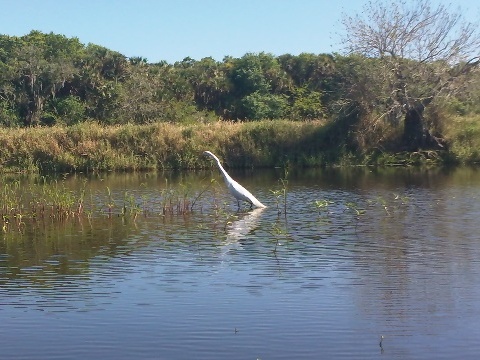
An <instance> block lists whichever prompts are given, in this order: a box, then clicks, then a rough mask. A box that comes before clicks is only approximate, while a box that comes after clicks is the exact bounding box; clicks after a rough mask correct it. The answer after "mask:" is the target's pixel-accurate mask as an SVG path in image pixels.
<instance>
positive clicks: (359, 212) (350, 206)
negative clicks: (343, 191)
mask: <svg viewBox="0 0 480 360" xmlns="http://www.w3.org/2000/svg"><path fill="white" fill-rule="evenodd" d="M345 206H346V207H347V208H346V209H345V211H347V210H351V211H353V212H354V214H355V215H356V216H357V217H358V216H360V215H363V214H365V210H364V209H360V208H359V207H358V204H357V203H354V202H347V203H345Z"/></svg>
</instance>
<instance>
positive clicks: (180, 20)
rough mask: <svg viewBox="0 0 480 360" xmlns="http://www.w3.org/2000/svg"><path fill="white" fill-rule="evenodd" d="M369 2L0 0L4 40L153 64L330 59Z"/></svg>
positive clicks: (473, 12) (463, 2)
mask: <svg viewBox="0 0 480 360" xmlns="http://www.w3.org/2000/svg"><path fill="white" fill-rule="evenodd" d="M366 1H368V0H296V1H294V0H169V1H166V0H77V1H75V0H0V34H5V35H15V36H21V35H25V34H28V33H29V32H30V31H31V30H40V31H42V32H46V33H49V32H54V33H56V34H63V35H65V36H67V37H77V38H79V40H80V41H81V42H82V43H84V44H88V43H94V44H97V45H101V46H105V47H107V48H109V49H111V50H115V51H118V52H120V53H122V54H123V55H126V56H128V57H131V56H142V57H145V58H147V60H148V61H149V62H158V61H160V60H166V61H167V62H169V63H173V62H175V61H181V60H182V59H184V58H185V57H187V56H189V57H191V58H193V59H195V60H200V59H201V58H203V57H208V56H211V57H213V58H214V59H216V60H222V59H223V57H224V56H226V55H229V56H233V57H241V56H243V55H244V54H245V53H247V52H261V51H264V52H269V53H272V54H274V55H282V54H286V53H289V54H292V55H298V54H300V53H302V52H311V53H332V52H335V51H339V50H340V48H339V44H338V37H337V36H336V35H335V33H336V32H337V33H338V32H341V31H342V27H341V26H340V18H341V14H342V13H343V12H344V13H347V14H352V15H353V14H355V13H357V12H359V11H361V10H362V6H363V4H364V3H365V2H366ZM407 1H415V0H407ZM433 1H434V2H442V1H443V0H433ZM448 2H449V1H447V0H445V1H444V3H448ZM451 2H452V3H454V4H455V7H456V6H457V5H459V6H461V8H462V10H464V11H465V15H466V16H467V18H468V20H469V21H473V20H474V19H479V18H480V16H479V15H480V1H478V0H455V1H451ZM479 26H480V25H479Z"/></svg>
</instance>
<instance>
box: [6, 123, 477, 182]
mask: <svg viewBox="0 0 480 360" xmlns="http://www.w3.org/2000/svg"><path fill="white" fill-rule="evenodd" d="M347 125H348V124H347ZM342 129H343V128H342V126H341V123H340V125H339V122H319V121H316V122H294V121H287V120H271V121H270V120H264V121H256V122H247V123H241V122H223V121H219V122H213V123H206V124H194V125H178V124H168V123H155V124H148V125H128V124H127V125H118V126H101V125H98V124H97V123H82V124H78V125H75V126H70V127H62V126H54V127H41V128H22V129H11V128H9V129H7V128H0V148H1V149H2V151H1V152H0V172H29V173H32V172H37V173H49V172H56V173H62V172H80V171H81V172H90V171H134V170H163V169H191V168H205V167H209V166H211V163H210V162H208V161H207V160H206V159H205V158H204V157H202V156H200V154H201V153H202V152H203V151H204V150H206V149H208V150H211V151H212V152H214V153H216V154H217V155H218V156H219V157H221V158H222V159H223V161H224V162H225V163H227V164H228V166H230V167H273V166H288V165H294V166H303V167H317V166H326V165H349V164H362V163H363V164H365V163H369V157H371V156H372V152H374V151H375V149H370V150H369V148H368V144H369V142H368V141H367V140H366V139H365V141H364V143H362V144H357V148H355V146H352V144H350V143H349V141H348V139H347V138H345V137H346V135H345V134H343V132H344V131H343V130H342ZM445 134H446V135H447V140H449V143H450V152H449V155H448V158H449V159H455V160H456V161H458V162H477V161H479V159H480V136H479V135H480V117H479V115H477V116H470V117H456V118H453V119H452V121H450V122H449V123H448V124H447V126H446V129H445ZM347 137H348V136H347ZM343 138H345V139H343ZM342 139H343V140H342ZM357 140H358V139H357ZM357 142H358V141H357ZM358 146H360V147H361V146H365V147H366V148H365V149H363V148H361V149H360V150H361V151H359V148H358ZM386 163H388V162H386ZM413 163H415V162H413Z"/></svg>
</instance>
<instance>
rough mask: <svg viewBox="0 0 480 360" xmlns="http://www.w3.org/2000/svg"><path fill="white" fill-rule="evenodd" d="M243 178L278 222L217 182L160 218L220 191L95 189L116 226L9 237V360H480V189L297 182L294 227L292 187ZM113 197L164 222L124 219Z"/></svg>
mask: <svg viewBox="0 0 480 360" xmlns="http://www.w3.org/2000/svg"><path fill="white" fill-rule="evenodd" d="M232 175H234V177H235V178H237V179H238V180H239V181H240V182H241V183H243V184H244V185H245V186H246V187H247V188H248V189H249V190H251V191H252V193H253V194H255V195H256V196H257V197H258V198H259V199H260V200H261V201H262V202H264V203H265V204H267V205H268V208H266V209H264V210H255V211H252V212H242V213H236V203H235V201H234V200H232V199H231V198H230V197H229V196H228V194H226V190H225V188H224V187H223V186H222V185H223V184H221V183H219V184H217V185H215V186H213V187H212V188H210V189H209V190H208V191H207V192H206V193H205V195H204V197H202V198H201V199H200V200H199V203H198V204H197V205H196V206H197V209H196V211H195V212H194V213H193V214H188V215H173V216H161V215H159V213H160V212H161V211H160V205H159V204H160V203H161V199H160V198H161V194H162V192H161V191H162V189H167V188H168V189H171V188H175V189H177V187H179V188H180V189H183V190H182V191H184V190H185V188H186V187H187V188H188V189H189V191H192V192H194V191H200V190H201V189H204V188H205V187H206V186H208V183H209V180H210V179H211V178H212V177H214V178H216V179H217V180H218V181H219V182H220V181H221V179H220V178H219V177H218V174H217V173H216V172H215V171H213V172H212V173H210V172H207V173H188V174H178V175H172V174H117V175H108V176H104V177H95V176H92V177H90V178H89V180H88V188H89V189H90V194H91V195H90V199H91V201H93V202H95V203H97V205H98V209H97V210H99V212H100V215H98V214H96V215H95V216H93V217H92V219H91V220H88V219H86V218H83V220H78V219H77V220H71V219H70V220H67V221H61V222H58V221H57V222H55V221H52V222H51V223H48V222H46V223H38V224H37V225H35V226H28V227H27V228H26V229H25V231H24V233H23V234H21V233H18V232H13V233H7V234H2V235H1V237H0V348H1V353H0V358H1V359H33V358H35V359H80V358H102V359H133V358H135V359H191V358H194V359H225V358H229V359H294V358H295V359H317V358H329V359H352V358H355V359H374V358H388V359H432V358H435V359H452V358H462V359H470V358H471V359H474V358H477V357H478V353H479V352H480V342H479V341H478V339H479V338H480V321H479V319H480V302H479V301H478V299H480V280H479V279H480V261H479V259H480V236H479V235H478V225H477V221H478V220H477V219H478V218H479V215H480V202H479V201H478V200H479V196H480V172H478V171H476V170H475V169H457V170H451V171H446V170H430V171H416V170H406V169H390V170H385V171H371V170H366V169H351V170H348V171H341V170H330V171H318V170H317V171H313V170H312V171H299V172H291V173H290V174H289V178H288V198H287V216H285V215H284V214H283V213H281V214H280V215H279V214H278V213H277V204H276V201H275V197H274V196H273V194H272V192H271V191H270V190H272V189H273V190H275V189H281V184H280V183H279V181H278V179H279V178H280V177H281V176H283V173H282V172H281V171H280V170H279V171H278V172H269V171H263V172H259V173H258V174H252V173H248V172H247V173H244V172H241V173H240V172H237V173H236V172H232ZM165 179H168V181H165ZM4 181H8V179H4ZM23 181H26V182H28V181H32V180H25V179H24V180H23ZM64 183H65V186H67V187H69V188H72V189H79V188H81V186H82V185H81V184H82V183H83V177H82V176H76V177H69V178H67V179H66V180H65V182H64ZM107 187H108V189H109V190H110V191H111V194H112V195H113V196H115V197H116V198H117V199H119V198H120V199H122V198H123V197H124V195H123V194H124V193H125V192H128V193H129V194H133V195H134V196H135V199H137V201H138V203H139V204H141V206H142V207H143V208H148V210H149V212H148V214H147V215H146V216H144V215H141V216H139V217H138V218H137V219H136V220H135V221H133V219H132V218H131V217H128V216H127V217H122V216H119V215H118V212H115V214H116V215H114V216H112V217H110V218H109V217H108V216H106V213H105V211H103V212H102V209H104V208H105V206H104V205H102V204H105V203H106V201H105V198H106V196H107V195H106V190H105V189H106V188H107ZM212 199H214V200H212ZM279 200H280V203H279V208H280V209H283V204H282V202H281V198H280V199H279ZM316 201H317V202H316ZM322 204H327V205H325V206H322ZM120 205H121V202H119V201H118V200H117V204H116V208H115V209H114V210H115V211H116V209H118V208H120ZM215 205H217V206H218V208H216V207H215ZM382 335H383V336H384V340H383V341H382V347H380V345H379V341H380V336H382Z"/></svg>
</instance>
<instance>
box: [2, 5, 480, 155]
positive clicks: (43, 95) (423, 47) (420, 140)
mask: <svg viewBox="0 0 480 360" xmlns="http://www.w3.org/2000/svg"><path fill="white" fill-rule="evenodd" d="M342 23H343V26H344V28H345V32H344V34H345V36H344V38H343V45H344V50H345V53H344V54H311V53H302V54H299V55H291V54H284V55H280V56H274V55H272V54H269V53H264V52H261V53H247V54H245V55H244V56H242V57H240V58H233V57H229V56H226V57H225V58H224V59H223V60H222V61H216V60H214V59H212V58H209V57H208V58H203V59H200V60H194V59H192V58H188V57H187V58H185V59H183V60H181V61H178V62H175V63H173V64H169V63H167V62H159V63H149V62H148V60H147V59H145V58H142V57H132V58H127V57H125V56H124V55H122V54H121V53H118V52H116V51H114V50H111V49H107V48H105V47H102V46H99V45H95V44H87V45H84V44H82V43H81V42H80V41H79V40H78V39H77V38H67V37H65V36H64V35H59V34H54V33H48V34H46V33H42V32H39V31H32V32H30V33H29V34H27V35H25V36H21V37H15V36H7V35H0V126H10V127H21V126H42V125H43V126H49V125H54V124H62V125H73V124H76V123H79V122H83V121H87V120H94V121H96V122H99V123H103V124H122V123H136V124H146V123H152V122H171V123H185V122H204V121H209V120H211V119H224V120H233V121H237V120H241V121H255V120H259V119H265V118H267V119H280V118H281V119H292V120H303V121H308V120H313V119H329V120H330V121H332V122H335V121H337V120H338V119H341V118H342V116H349V115H348V114H356V115H355V116H356V119H357V120H356V121H357V123H355V124H350V125H348V126H349V127H348V129H345V131H351V130H352V129H354V130H355V131H357V133H360V132H364V133H366V134H367V135H366V138H369V139H373V138H375V137H374V136H372V134H373V133H374V132H375V131H376V130H375V129H376V128H377V127H378V125H379V124H382V126H389V127H391V128H395V127H397V128H402V129H403V136H402V139H401V142H402V143H403V145H404V146H405V147H408V148H410V149H417V148H422V147H441V146H443V143H442V140H441V129H440V128H439V127H438V126H437V127H436V126H435V121H432V118H428V119H427V117H428V116H426V115H425V114H426V109H431V108H439V107H442V106H443V107H448V106H450V109H453V110H454V111H459V112H466V111H476V112H480V105H479V101H478V99H479V98H480V74H479V72H480V71H479V62H480V35H479V30H478V26H476V24H472V23H469V22H467V21H465V20H464V18H463V17H462V15H461V13H456V12H453V11H451V10H450V8H449V7H446V6H444V5H436V6H432V5H431V3H430V1H429V0H418V1H415V2H406V1H404V0H394V1H393V2H391V1H385V0H376V1H374V2H370V3H368V4H367V5H366V6H365V8H364V9H363V11H362V12H361V13H359V14H357V15H353V16H350V15H344V17H343V20H342Z"/></svg>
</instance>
